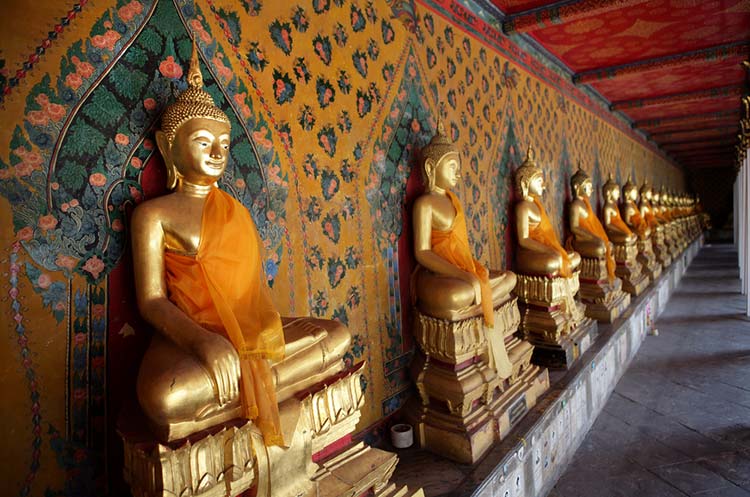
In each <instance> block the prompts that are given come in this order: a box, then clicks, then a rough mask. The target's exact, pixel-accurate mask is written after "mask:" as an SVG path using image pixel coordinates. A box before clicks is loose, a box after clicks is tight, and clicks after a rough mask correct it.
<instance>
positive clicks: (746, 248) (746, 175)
mask: <svg viewBox="0 0 750 497" xmlns="http://www.w3.org/2000/svg"><path fill="white" fill-rule="evenodd" d="M744 162H745V163H744V164H743V165H742V172H743V180H744V184H743V188H742V190H743V191H742V198H743V199H744V205H743V206H742V211H743V212H742V233H743V235H744V240H743V243H742V245H743V250H742V255H743V256H744V262H743V271H744V275H743V279H742V286H743V291H744V293H745V295H746V297H747V300H746V306H745V315H746V316H750V292H749V291H748V286H750V285H749V284H750V229H748V228H750V227H749V226H748V222H750V219H748V213H749V212H750V156H748V155H747V154H745V161H744Z"/></svg>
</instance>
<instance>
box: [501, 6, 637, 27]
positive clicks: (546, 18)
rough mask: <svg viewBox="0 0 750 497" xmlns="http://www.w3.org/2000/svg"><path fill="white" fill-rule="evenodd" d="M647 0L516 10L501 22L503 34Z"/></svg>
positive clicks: (545, 25)
mask: <svg viewBox="0 0 750 497" xmlns="http://www.w3.org/2000/svg"><path fill="white" fill-rule="evenodd" d="M646 1H647V0H579V1H577V2H566V3H562V2H561V3H556V4H553V5H548V6H544V7H540V8H535V9H531V10H527V11H524V12H518V13H516V14H513V15H511V16H509V17H508V18H507V20H505V21H504V22H503V31H504V32H505V34H511V33H526V32H528V31H535V30H537V29H543V28H548V27H550V26H552V25H554V24H563V23H566V22H571V21H575V20H578V19H581V18H583V17H588V16H591V15H599V14H603V13H605V12H610V11H613V10H619V9H622V8H624V7H631V6H633V5H637V4H639V3H645V2H646Z"/></svg>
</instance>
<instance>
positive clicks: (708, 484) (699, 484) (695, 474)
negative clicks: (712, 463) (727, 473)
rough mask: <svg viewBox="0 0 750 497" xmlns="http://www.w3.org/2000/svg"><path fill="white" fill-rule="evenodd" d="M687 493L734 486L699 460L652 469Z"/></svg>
mask: <svg viewBox="0 0 750 497" xmlns="http://www.w3.org/2000/svg"><path fill="white" fill-rule="evenodd" d="M650 471H651V472H653V473H654V474H656V475H658V476H659V477H660V478H661V479H663V480H664V481H666V482H668V483H670V484H671V485H672V486H674V487H676V488H679V489H680V490H682V491H683V492H685V493H687V494H689V495H690V494H695V493H697V492H706V491H708V490H715V489H720V488H726V487H730V486H734V484H732V482H730V481H729V480H727V479H725V478H724V477H722V476H721V475H719V474H718V473H714V472H713V471H711V470H710V469H708V468H706V467H705V466H703V465H701V464H699V463H697V462H692V461H691V462H686V463H680V464H672V465H670V466H659V467H658V468H653V469H651V470H650Z"/></svg>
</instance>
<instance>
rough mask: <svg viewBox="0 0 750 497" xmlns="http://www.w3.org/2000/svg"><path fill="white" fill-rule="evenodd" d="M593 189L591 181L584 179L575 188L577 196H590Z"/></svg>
mask: <svg viewBox="0 0 750 497" xmlns="http://www.w3.org/2000/svg"><path fill="white" fill-rule="evenodd" d="M593 191H594V185H593V184H592V183H591V180H586V181H584V182H583V183H581V184H580V185H579V186H578V188H576V195H578V196H579V197H586V198H589V197H591V193H593Z"/></svg>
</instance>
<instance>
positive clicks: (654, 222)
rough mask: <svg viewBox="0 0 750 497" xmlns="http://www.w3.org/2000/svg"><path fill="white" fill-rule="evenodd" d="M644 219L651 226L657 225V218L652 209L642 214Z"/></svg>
mask: <svg viewBox="0 0 750 497" xmlns="http://www.w3.org/2000/svg"><path fill="white" fill-rule="evenodd" d="M643 217H644V218H645V219H646V222H647V223H648V225H649V226H650V227H651V228H655V227H656V226H659V220H658V219H656V216H654V211H653V209H649V210H648V211H647V212H646V214H644V216H643Z"/></svg>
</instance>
